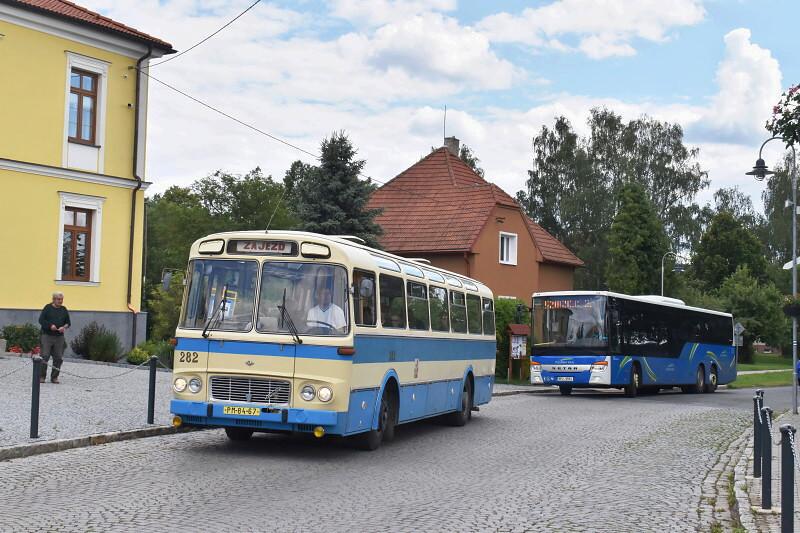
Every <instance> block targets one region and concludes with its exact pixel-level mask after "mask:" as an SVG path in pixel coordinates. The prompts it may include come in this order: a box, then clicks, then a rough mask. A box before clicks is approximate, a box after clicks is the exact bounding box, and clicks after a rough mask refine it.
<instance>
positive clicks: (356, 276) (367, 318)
mask: <svg viewBox="0 0 800 533" xmlns="http://www.w3.org/2000/svg"><path fill="white" fill-rule="evenodd" d="M370 287H371V288H372V290H371V291H370V290H369V289H370ZM370 292H371V294H370ZM353 308H354V310H355V315H356V316H355V319H356V324H357V325H359V326H374V325H375V321H376V319H377V318H378V317H377V313H376V312H375V311H376V309H375V273H374V272H365V271H363V270H354V271H353Z"/></svg>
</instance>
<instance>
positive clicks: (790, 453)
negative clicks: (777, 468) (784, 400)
mask: <svg viewBox="0 0 800 533" xmlns="http://www.w3.org/2000/svg"><path fill="white" fill-rule="evenodd" d="M794 433H795V429H794V426H792V425H790V424H784V425H782V426H781V533H792V532H793V531H794V450H793V449H792V448H793V447H794Z"/></svg>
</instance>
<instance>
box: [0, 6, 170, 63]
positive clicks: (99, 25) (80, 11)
mask: <svg viewBox="0 0 800 533" xmlns="http://www.w3.org/2000/svg"><path fill="white" fill-rule="evenodd" d="M0 1H2V2H3V3H6V4H10V5H12V6H17V7H21V8H26V9H30V10H32V11H38V12H41V13H44V14H48V15H55V16H57V17H59V18H62V19H67V20H70V21H72V22H78V23H82V24H89V25H91V26H94V27H95V29H100V30H104V31H110V32H113V33H117V34H121V35H120V36H121V37H128V38H132V39H133V40H135V41H142V42H145V43H148V44H152V45H154V46H155V47H157V48H160V49H161V50H165V51H167V52H169V53H172V52H175V50H173V48H172V45H171V44H169V43H168V42H166V41H162V40H161V39H159V38H157V37H153V36H152V35H148V34H146V33H144V32H141V31H139V30H137V29H134V28H131V27H130V26H126V25H125V24H122V23H121V22H117V21H115V20H112V19H110V18H108V17H104V16H103V15H100V14H99V13H95V12H94V11H90V10H88V9H86V8H85V7H81V6H79V5H77V4H73V3H72V2H68V1H67V0H0Z"/></svg>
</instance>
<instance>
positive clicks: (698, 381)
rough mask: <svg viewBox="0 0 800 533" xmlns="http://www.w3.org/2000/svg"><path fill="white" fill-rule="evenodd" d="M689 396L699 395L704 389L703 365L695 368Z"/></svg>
mask: <svg viewBox="0 0 800 533" xmlns="http://www.w3.org/2000/svg"><path fill="white" fill-rule="evenodd" d="M687 388H688V391H687V392H689V394H700V393H701V392H703V391H704V390H705V389H706V369H705V367H704V366H703V365H700V366H698V367H697V370H695V372H694V385H689V386H688V387H687Z"/></svg>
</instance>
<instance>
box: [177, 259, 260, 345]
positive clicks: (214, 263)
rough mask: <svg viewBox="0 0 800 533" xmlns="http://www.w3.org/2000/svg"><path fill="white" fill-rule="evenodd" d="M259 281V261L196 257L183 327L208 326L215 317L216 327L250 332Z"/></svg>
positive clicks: (192, 262) (190, 275)
mask: <svg viewBox="0 0 800 533" xmlns="http://www.w3.org/2000/svg"><path fill="white" fill-rule="evenodd" d="M257 280H258V263H256V262H255V261H231V260H224V259H194V260H192V261H191V263H190V264H189V287H188V293H189V294H188V296H187V298H186V307H185V309H184V314H183V317H182V319H181V322H180V325H181V327H184V328H193V329H199V328H204V327H205V325H206V324H207V322H208V321H209V320H210V319H212V318H213V319H214V327H213V329H218V330H223V331H250V330H251V329H253V302H254V301H255V292H256V281H257ZM223 298H225V305H224V308H223V306H222V305H221V303H222V299H223Z"/></svg>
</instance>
